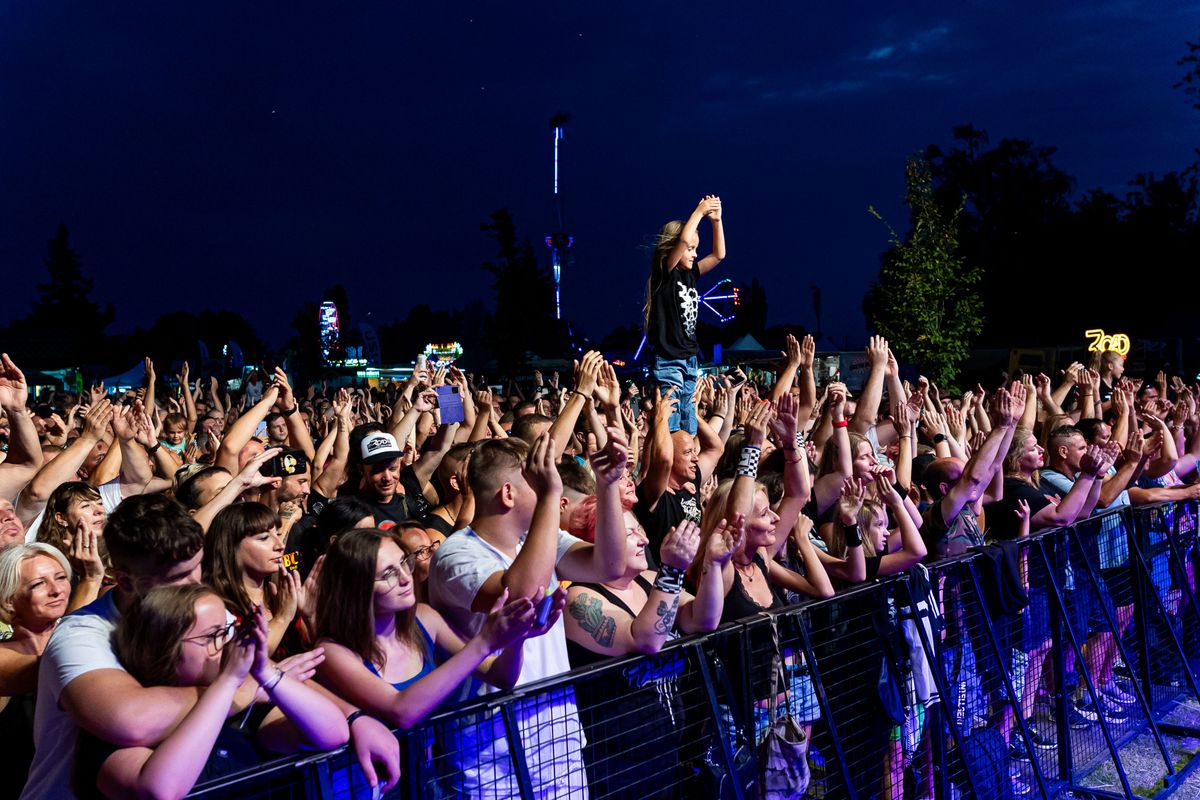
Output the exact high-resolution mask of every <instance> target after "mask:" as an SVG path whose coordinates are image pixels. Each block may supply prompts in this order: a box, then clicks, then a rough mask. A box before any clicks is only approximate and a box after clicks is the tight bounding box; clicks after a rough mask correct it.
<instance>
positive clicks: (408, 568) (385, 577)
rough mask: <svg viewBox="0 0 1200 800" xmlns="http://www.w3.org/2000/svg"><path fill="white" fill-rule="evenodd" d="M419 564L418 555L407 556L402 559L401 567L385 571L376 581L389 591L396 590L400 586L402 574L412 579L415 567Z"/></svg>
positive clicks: (389, 568)
mask: <svg viewBox="0 0 1200 800" xmlns="http://www.w3.org/2000/svg"><path fill="white" fill-rule="evenodd" d="M416 563H417V556H416V553H413V554H412V555H407V556H405V557H404V558H402V559H400V565H399V567H388V568H387V569H385V570H384V571H383V574H382V575H380V576H379V577H378V578H376V579H375V581H376V582H377V583H382V584H384V585H385V586H387V588H389V589H395V588H396V586H398V585H399V584H400V573H404V574H405V575H407V576H409V577H410V578H411V577H412V574H413V567H414V566H415V565H416Z"/></svg>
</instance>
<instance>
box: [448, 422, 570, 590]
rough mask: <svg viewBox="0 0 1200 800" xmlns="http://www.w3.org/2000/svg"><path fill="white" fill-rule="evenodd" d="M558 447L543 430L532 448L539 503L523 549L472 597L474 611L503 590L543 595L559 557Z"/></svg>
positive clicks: (529, 470) (530, 464)
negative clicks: (555, 446)
mask: <svg viewBox="0 0 1200 800" xmlns="http://www.w3.org/2000/svg"><path fill="white" fill-rule="evenodd" d="M557 463H558V451H557V450H555V448H554V443H553V441H552V440H551V439H550V435H549V434H548V433H545V434H542V435H541V436H539V437H538V439H537V441H536V442H534V444H533V447H532V448H530V452H529V459H528V461H527V462H526V464H525V480H526V481H527V482H528V483H529V485H530V487H531V488H532V489H533V490H534V492H536V493H537V498H538V499H537V505H535V506H534V509H533V519H532V521H531V522H530V525H529V533H528V535H527V536H526V537H525V543H524V544H523V545H522V546H521V552H519V553H517V557H516V558H515V559H513V562H512V566H510V567H509V568H508V569H507V570H505V571H504V572H503V573H500V572H498V573H496V574H495V575H493V576H492V577H491V578H489V579H488V580H487V581H486V582H485V583H484V585H483V586H482V587H480V589H479V592H478V593H477V594H476V595H475V599H474V600H473V601H472V605H471V608H472V610H474V611H479V612H487V611H488V610H489V609H491V608H492V606H493V605H494V604H495V602H496V600H497V598H499V597H500V595H501V593H502V592H503V591H504V590H505V589H507V590H508V594H509V597H514V598H517V597H537V598H538V599H540V598H541V597H543V595H544V594H545V591H546V588H547V587H548V586H549V585H550V576H551V575H552V574H554V567H555V562H556V561H557V558H558V520H559V502H560V501H561V499H562V478H560V477H559V475H558V468H557V467H556V466H555V464H557Z"/></svg>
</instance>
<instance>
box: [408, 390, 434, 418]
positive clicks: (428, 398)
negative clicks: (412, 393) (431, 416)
mask: <svg viewBox="0 0 1200 800" xmlns="http://www.w3.org/2000/svg"><path fill="white" fill-rule="evenodd" d="M436 405H437V390H436V389H426V390H425V391H423V392H421V393H420V394H419V395H417V396H416V398H415V399H414V400H413V408H415V409H416V410H417V411H420V412H422V413H425V412H427V411H433V408H434V406H436Z"/></svg>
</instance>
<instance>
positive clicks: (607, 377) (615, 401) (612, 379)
mask: <svg viewBox="0 0 1200 800" xmlns="http://www.w3.org/2000/svg"><path fill="white" fill-rule="evenodd" d="M592 394H593V396H594V397H595V398H596V402H597V403H599V404H600V405H601V406H603V407H605V408H616V407H617V406H618V405H620V403H621V382H620V381H619V380H617V371H616V370H615V369H613V366H612V364H610V363H608V362H607V361H603V360H602V361H601V363H600V374H599V376H598V379H597V381H596V388H595V389H594V390H593V392H592Z"/></svg>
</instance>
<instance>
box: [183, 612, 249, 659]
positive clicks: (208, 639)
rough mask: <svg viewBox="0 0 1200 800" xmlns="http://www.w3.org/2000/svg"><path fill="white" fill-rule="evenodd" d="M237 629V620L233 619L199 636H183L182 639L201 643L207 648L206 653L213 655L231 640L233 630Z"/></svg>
mask: <svg viewBox="0 0 1200 800" xmlns="http://www.w3.org/2000/svg"><path fill="white" fill-rule="evenodd" d="M236 629H237V620H236V619H235V620H233V621H232V622H230V623H228V624H227V625H225V626H224V627H221V628H218V629H217V630H215V631H212V632H211V633H204V634H201V635H199V636H185V637H184V638H183V641H185V642H196V643H197V644H203V645H204V646H205V647H206V648H208V654H209V655H210V656H215V655H217V654H218V653H220V652H221V650H222V649H223V648H224V647H225V645H227V644H229V643H230V642H231V641H232V640H233V632H234V631H235V630H236Z"/></svg>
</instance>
